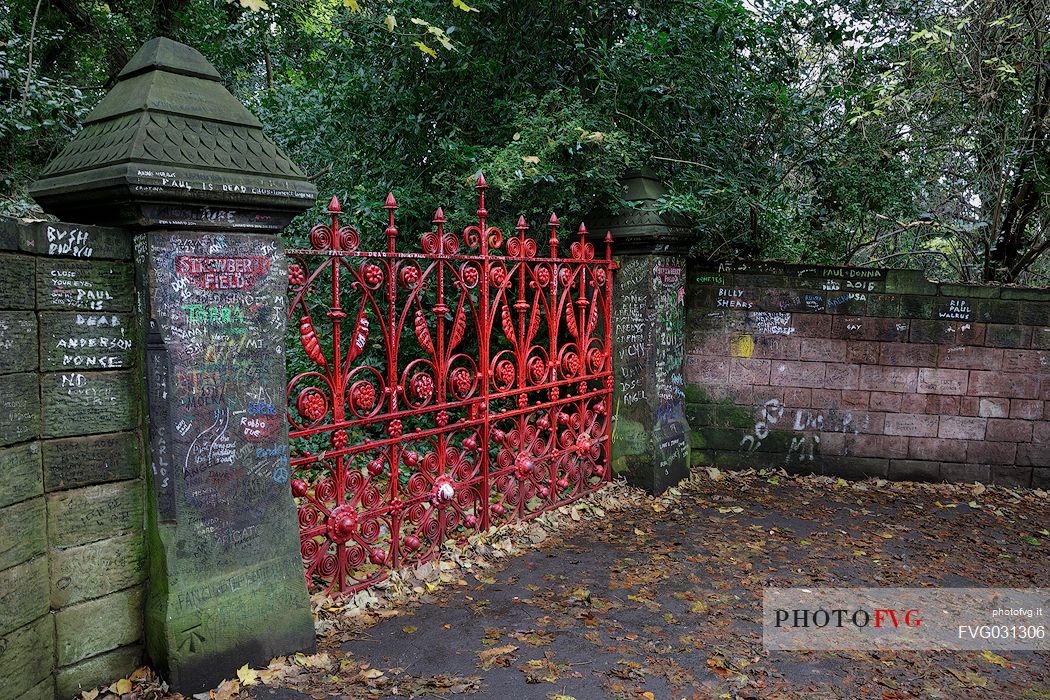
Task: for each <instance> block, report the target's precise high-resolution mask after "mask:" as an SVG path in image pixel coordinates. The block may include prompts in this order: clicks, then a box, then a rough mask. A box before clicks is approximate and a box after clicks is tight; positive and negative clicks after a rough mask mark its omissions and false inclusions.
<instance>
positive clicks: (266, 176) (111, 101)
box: [29, 37, 317, 233]
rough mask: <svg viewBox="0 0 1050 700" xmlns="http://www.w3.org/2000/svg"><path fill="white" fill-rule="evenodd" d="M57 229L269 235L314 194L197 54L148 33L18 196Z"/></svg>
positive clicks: (297, 168) (305, 178)
mask: <svg viewBox="0 0 1050 700" xmlns="http://www.w3.org/2000/svg"><path fill="white" fill-rule="evenodd" d="M29 192H30V194H31V195H32V197H33V199H35V200H36V201H37V202H38V203H39V204H40V206H41V207H43V208H44V210H45V211H47V212H48V213H50V214H54V215H55V216H57V217H59V218H60V219H62V220H64V221H70V222H76V223H85V224H104V225H120V226H129V227H135V228H174V229H178V228H187V229H194V230H201V229H204V230H208V229H217V230H226V231H230V230H244V231H246V232H273V233H276V232H277V231H279V230H281V229H282V228H284V227H285V226H286V225H287V224H288V222H289V221H290V220H291V218H292V217H293V216H295V215H296V214H298V213H299V212H301V211H303V210H305V209H307V208H308V207H309V206H310V205H311V204H313V201H314V199H315V197H316V196H317V188H316V187H314V185H313V183H311V182H310V181H309V180H308V178H307V176H306V173H304V172H303V171H302V169H300V168H299V166H297V165H296V164H295V163H293V162H292V161H291V160H289V159H288V157H287V156H286V155H285V154H284V153H282V152H281V150H280V149H279V148H278V147H277V145H276V144H274V142H273V141H271V140H270V139H269V138H268V137H267V136H266V134H264V133H263V129H262V124H260V123H259V120H258V119H256V118H255V117H254V116H253V115H252V113H251V112H249V111H248V110H247V109H246V108H245V107H244V106H243V105H242V104H241V103H240V102H239V101H238V100H237V99H236V98H235V97H234V96H233V95H231V94H230V93H229V91H228V90H227V89H226V88H225V87H224V86H223V85H222V83H221V82H220V77H219V74H218V72H217V71H216V70H215V68H214V67H213V66H212V65H211V64H210V63H208V60H207V59H205V58H204V56H202V55H201V54H200V52H198V51H197V50H196V49H194V48H191V47H189V46H186V45H185V44H180V43H178V42H176V41H172V40H171V39H166V38H163V37H158V38H156V39H152V40H150V41H149V42H147V43H146V44H145V45H144V46H143V47H142V48H140V49H139V50H138V52H137V53H136V54H135V55H134V56H133V57H132V59H131V61H129V62H128V64H127V65H126V66H124V69H123V70H122V71H121V72H120V74H119V75H118V76H117V84H116V85H115V86H114V87H113V89H112V90H111V91H110V92H109V93H108V94H107V95H106V96H105V97H104V98H103V99H102V101H101V102H100V103H99V104H98V106H97V107H95V109H94V110H93V111H92V112H91V114H90V115H88V117H87V119H85V120H84V128H83V129H82V130H81V131H80V133H79V134H77V135H76V136H75V137H74V138H73V139H72V140H71V141H70V142H69V143H68V144H67V145H66V147H65V148H64V149H63V150H62V152H61V153H60V154H59V155H58V157H56V158H55V159H54V160H53V161H51V162H50V163H49V164H48V165H47V167H45V168H44V170H43V172H42V173H41V177H40V179H39V180H37V181H36V182H35V183H33V185H32V186H31V187H30V189H29Z"/></svg>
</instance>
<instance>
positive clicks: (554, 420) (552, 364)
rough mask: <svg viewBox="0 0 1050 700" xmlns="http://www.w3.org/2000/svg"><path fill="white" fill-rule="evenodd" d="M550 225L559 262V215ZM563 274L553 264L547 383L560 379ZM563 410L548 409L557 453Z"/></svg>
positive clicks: (553, 253) (549, 394)
mask: <svg viewBox="0 0 1050 700" xmlns="http://www.w3.org/2000/svg"><path fill="white" fill-rule="evenodd" d="M548 223H549V225H550V237H549V238H548V240H547V243H548V245H550V249H551V259H552V260H557V258H558V215H557V214H556V213H554V212H551V218H550V221H549V222H548ZM560 274H561V270H559V269H558V263H557V262H552V263H551V286H550V308H552V309H554V313H553V314H552V315H550V316H549V317H548V319H547V341H548V348H547V362H548V367H547V370H548V373H547V381H548V382H554V381H555V380H557V378H558V329H559V327H560V325H561V310H560V308H559V307H558V278H559V276H560ZM556 391H557V389H548V391H547V399H546V400H547V401H549V400H551V399H553V398H554V392H556ZM560 410H561V409H559V408H557V407H554V408H551V407H549V406H548V407H547V420H548V421H549V422H550V425H551V438H552V440H553V441H554V444H553V446H552V448H551V449H552V452H553V453H555V454H556V453H557V451H558V449H559V448H560V444H559V441H558V413H559V411H560ZM557 461H558V457H557V456H555V457H554V458H553V459H551V467H550V470H549V471H550V473H551V476H552V478H553V479H554V483H553V484H552V486H554V487H557V485H558V479H557V465H556V462H557ZM552 493H554V494H557V495H556V498H557V499H558V500H561V494H559V493H558V491H557V490H556V489H555V490H552Z"/></svg>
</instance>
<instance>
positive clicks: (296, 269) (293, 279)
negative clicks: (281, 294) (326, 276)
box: [288, 263, 306, 287]
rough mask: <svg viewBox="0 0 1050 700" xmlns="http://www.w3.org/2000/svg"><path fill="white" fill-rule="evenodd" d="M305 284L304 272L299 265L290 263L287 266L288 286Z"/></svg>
mask: <svg viewBox="0 0 1050 700" xmlns="http://www.w3.org/2000/svg"><path fill="white" fill-rule="evenodd" d="M304 284H306V273H305V272H303V268H302V266H301V265H298V264H296V263H292V264H291V265H289V266H288V286H289V287H301V286H303V285H304Z"/></svg>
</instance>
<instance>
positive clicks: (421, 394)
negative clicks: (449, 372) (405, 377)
mask: <svg viewBox="0 0 1050 700" xmlns="http://www.w3.org/2000/svg"><path fill="white" fill-rule="evenodd" d="M409 388H411V389H412V395H413V396H415V397H416V398H417V399H419V400H420V401H429V400H430V397H431V396H433V395H434V380H433V379H432V378H431V377H430V375H429V374H425V373H423V372H416V374H414V375H413V376H412V379H411V381H410V382H409Z"/></svg>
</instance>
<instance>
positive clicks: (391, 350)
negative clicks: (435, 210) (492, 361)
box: [383, 192, 401, 567]
mask: <svg viewBox="0 0 1050 700" xmlns="http://www.w3.org/2000/svg"><path fill="white" fill-rule="evenodd" d="M383 208H384V209H386V214H387V225H386V230H385V231H384V233H385V234H386V261H387V276H386V277H387V280H386V300H387V321H386V323H385V324H384V325H385V326H386V335H387V337H386V339H385V340H386V376H387V380H386V391H387V395H388V399H387V400H388V402H389V403H388V406H389V407H390V413H391V414H393V413H395V412H396V411H397V390H398V389H399V388H400V387H399V385H398V383H397V333H396V331H395V329H394V326H395V324H396V323H397V309H396V298H397V272H398V271H397V269H396V268H397V261H396V259H395V258H394V251H395V246H396V239H397V226H396V225H395V224H394V212H395V211H397V200H395V199H394V193H393V192H389V193H387V196H386V201H385V202H384V203H383ZM386 458H387V465H388V468H389V470H390V471H389V477H388V478H389V479H390V483H389V484H388V485H387V491H388V493H389V494H390V495H389V496H388V497H387V504H390V503H394V502H397V501H398V500H399V491H400V470H399V467H400V461H401V459H400V453H399V452H398V445H397V443H396V442H395V443H391V444H390V445H388V446H387V455H386ZM400 563H401V513H400V512H394V511H390V562H389V566H391V567H397V566H398V565H399V564H400Z"/></svg>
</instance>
